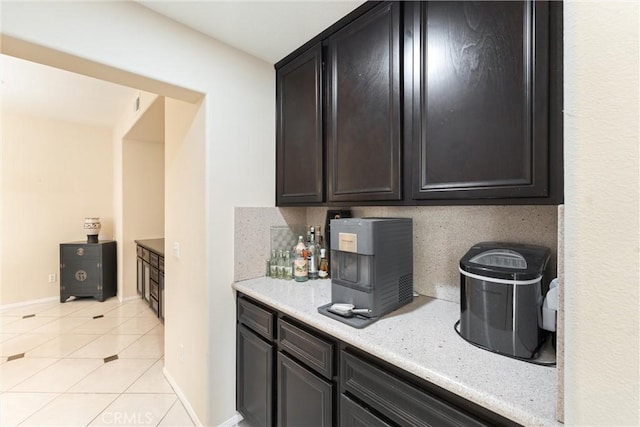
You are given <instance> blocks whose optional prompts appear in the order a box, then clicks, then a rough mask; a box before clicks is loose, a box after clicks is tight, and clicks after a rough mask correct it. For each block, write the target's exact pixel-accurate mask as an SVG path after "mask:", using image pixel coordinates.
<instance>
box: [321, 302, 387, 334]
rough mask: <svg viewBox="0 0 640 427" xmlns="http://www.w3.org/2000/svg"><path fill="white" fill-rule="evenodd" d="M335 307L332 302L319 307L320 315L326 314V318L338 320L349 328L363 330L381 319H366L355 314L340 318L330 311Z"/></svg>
mask: <svg viewBox="0 0 640 427" xmlns="http://www.w3.org/2000/svg"><path fill="white" fill-rule="evenodd" d="M332 305H333V303H332V302H330V303H329V304H325V305H321V306H320V307H318V313H320V314H324V315H325V316H328V317H331V318H332V319H335V320H337V321H338V322H342V323H346V324H347V325H349V326H353V327H354V328H357V329H362V328H364V327H365V326H369V325H370V324H372V323H373V322H375V321H376V320H378V319H379V317H365V316H362V315H361V314H354V315H352V316H350V317H345V316H340V315H339V314H336V313H333V312H331V311H329V307H331V306H332Z"/></svg>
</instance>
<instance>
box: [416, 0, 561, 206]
mask: <svg viewBox="0 0 640 427" xmlns="http://www.w3.org/2000/svg"><path fill="white" fill-rule="evenodd" d="M412 7H413V8H414V12H413V14H411V15H410V16H411V19H412V20H411V21H409V22H408V28H409V29H411V31H412V32H413V38H412V39H413V44H414V45H413V46H414V47H413V52H412V58H411V56H409V57H408V58H409V60H412V61H413V62H412V63H411V62H409V65H408V66H409V67H411V68H412V69H413V72H412V74H411V75H412V76H413V82H411V81H406V84H408V85H410V84H411V83H412V84H413V106H408V109H407V113H408V114H411V110H413V114H412V119H413V124H412V126H411V127H410V129H409V130H410V131H411V132H412V133H413V136H412V139H413V146H412V159H413V160H412V163H413V165H412V168H413V173H412V179H413V183H412V193H413V198H414V199H482V198H484V199H491V198H521V197H545V196H547V195H548V189H549V161H548V156H549V128H548V115H549V83H548V81H549V76H548V73H549V33H548V31H549V12H548V7H549V6H548V4H547V3H546V2H531V1H524V2H522V1H515V2H506V1H498V2H485V1H483V2H440V1H436V2H422V3H417V4H413V5H412ZM408 16H409V15H408ZM409 53H410V54H411V52H409Z"/></svg>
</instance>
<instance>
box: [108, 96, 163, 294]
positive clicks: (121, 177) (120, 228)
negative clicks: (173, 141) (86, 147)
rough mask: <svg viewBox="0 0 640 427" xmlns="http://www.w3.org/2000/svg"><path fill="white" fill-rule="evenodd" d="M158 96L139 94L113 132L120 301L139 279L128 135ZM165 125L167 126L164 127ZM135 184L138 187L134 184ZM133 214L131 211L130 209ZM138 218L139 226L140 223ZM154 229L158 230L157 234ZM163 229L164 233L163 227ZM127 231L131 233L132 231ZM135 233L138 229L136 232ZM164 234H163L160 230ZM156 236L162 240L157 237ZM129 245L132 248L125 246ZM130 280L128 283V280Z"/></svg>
mask: <svg viewBox="0 0 640 427" xmlns="http://www.w3.org/2000/svg"><path fill="white" fill-rule="evenodd" d="M137 97H139V98H140V108H139V109H138V111H135V109H134V108H133V105H134V103H135V101H136V98H137ZM158 98H159V97H158V95H156V94H153V93H149V92H144V91H140V93H139V94H136V95H135V96H134V97H133V98H132V99H131V103H130V105H131V107H132V108H127V109H125V111H123V112H122V116H121V117H120V119H119V120H118V121H117V122H116V124H115V126H114V128H113V132H112V147H113V179H114V181H113V207H114V208H113V210H114V237H115V240H116V241H118V242H120V243H118V250H117V252H118V265H119V266H120V268H118V298H120V299H121V300H122V299H123V298H126V297H133V296H134V295H135V294H136V285H135V282H132V279H135V276H134V277H132V276H131V274H132V272H133V274H134V275H135V266H132V264H133V263H135V259H129V258H130V257H131V256H132V255H131V248H130V246H131V245H132V243H131V241H132V240H135V239H136V238H138V237H140V236H133V237H132V236H131V235H125V203H124V202H125V187H126V185H127V183H126V182H125V157H126V156H125V141H126V138H127V135H129V134H130V133H132V131H133V130H134V129H136V125H137V123H138V122H140V121H141V119H142V118H143V117H144V115H145V113H146V112H147V111H149V109H150V108H151V106H152V105H154V104H155V103H156V101H157V100H158ZM163 117H164V114H163ZM163 126H164V124H163ZM135 135H137V136H139V133H138V132H135ZM134 185H135V184H134ZM134 203H135V202H134ZM129 212H131V210H129ZM134 216H136V217H137V214H136V213H134ZM137 222H138V221H137V219H136V220H135V223H137ZM156 230H157V228H156V229H154V231H156ZM160 230H162V229H161V228H160ZM127 231H129V232H130V231H131V228H129V229H128V230H127ZM133 231H134V233H135V227H134V229H133ZM160 232H161V231H160ZM154 237H161V235H159V236H154ZM125 242H128V245H127V244H126V243H125ZM127 247H129V248H128V249H127V256H126V258H125V249H126V248H127ZM125 278H126V280H125Z"/></svg>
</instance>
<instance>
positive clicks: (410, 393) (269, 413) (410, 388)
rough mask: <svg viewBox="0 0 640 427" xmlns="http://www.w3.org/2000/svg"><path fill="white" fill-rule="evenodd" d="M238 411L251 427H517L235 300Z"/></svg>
mask: <svg viewBox="0 0 640 427" xmlns="http://www.w3.org/2000/svg"><path fill="white" fill-rule="evenodd" d="M237 310H238V316H237V319H238V323H237V366H236V369H237V377H236V388H237V396H236V408H237V410H238V412H240V413H241V414H242V415H243V417H244V418H245V420H246V422H247V423H248V424H249V425H251V426H253V427H261V426H272V425H276V426H282V427H287V426H288V427H311V426H318V427H328V426H334V425H340V426H342V427H365V426H366V427H377V426H380V427H383V426H396V427H404V426H438V427H440V426H458V427H459V426H514V425H517V424H515V423H513V422H511V421H510V420H507V419H505V418H503V417H501V416H499V415H497V414H495V413H493V412H491V411H489V410H487V409H485V408H482V407H480V406H478V405H476V404H474V403H471V402H469V401H467V400H465V399H463V398H462V397H460V396H457V395H455V394H453V393H451V392H449V391H446V390H444V389H442V388H440V387H437V386H435V385H433V384H431V383H429V382H427V381H425V380H423V379H420V378H417V377H415V376H414V375H411V374H409V373H408V372H406V371H403V370H402V369H400V368H398V367H395V366H392V365H390V364H389V363H387V362H384V361H381V360H379V359H377V358H375V357H373V356H371V355H368V354H367V353H364V352H362V351H361V350H358V349H355V348H352V347H350V346H349V345H348V344H345V343H343V342H340V341H339V340H337V339H335V338H334V337H331V336H329V335H327V334H325V333H322V332H319V331H317V330H315V329H314V328H311V327H309V326H308V325H306V324H304V323H302V322H300V321H298V320H295V319H291V318H289V317H288V316H286V315H284V314H282V313H279V312H277V311H276V310H275V309H273V308H270V307H268V306H265V305H263V304H260V303H258V302H256V301H253V300H252V299H250V298H248V297H246V296H244V295H242V294H238V300H237Z"/></svg>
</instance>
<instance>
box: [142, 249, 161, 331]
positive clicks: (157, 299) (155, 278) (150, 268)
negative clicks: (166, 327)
mask: <svg viewBox="0 0 640 427" xmlns="http://www.w3.org/2000/svg"><path fill="white" fill-rule="evenodd" d="M145 242H148V243H145ZM136 243H138V245H137V247H136V254H137V259H136V265H137V284H136V289H137V291H138V295H140V296H141V297H142V298H143V299H144V300H145V301H146V302H147V303H148V304H149V307H150V308H151V310H153V312H154V313H155V314H156V315H157V316H158V317H159V318H160V319H161V320H164V251H163V249H162V248H164V239H150V240H140V241H136Z"/></svg>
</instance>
